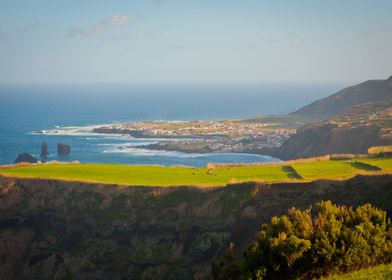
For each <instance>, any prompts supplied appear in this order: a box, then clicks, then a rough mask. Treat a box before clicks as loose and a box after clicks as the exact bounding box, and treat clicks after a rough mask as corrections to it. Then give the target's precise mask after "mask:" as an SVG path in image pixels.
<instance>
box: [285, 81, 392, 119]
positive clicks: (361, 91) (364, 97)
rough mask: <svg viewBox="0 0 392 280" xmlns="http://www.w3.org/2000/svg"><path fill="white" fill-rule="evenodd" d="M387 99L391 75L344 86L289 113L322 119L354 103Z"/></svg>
mask: <svg viewBox="0 0 392 280" xmlns="http://www.w3.org/2000/svg"><path fill="white" fill-rule="evenodd" d="M388 99H392V76H391V77H390V78H389V79H387V80H370V81H366V82H364V83H361V84H358V85H355V86H351V87H348V88H345V89H343V90H341V91H339V92H337V93H335V94H333V95H331V96H328V97H326V98H323V99H321V100H317V101H315V102H313V103H311V104H309V105H307V106H305V107H303V108H301V109H299V110H297V111H295V112H293V113H291V114H290V115H293V116H297V117H298V116H302V117H305V118H313V119H320V120H324V119H329V118H332V117H335V116H337V115H339V114H341V113H343V112H344V111H346V110H347V109H348V108H349V107H352V106H355V105H359V104H363V103H369V102H379V101H383V100H388Z"/></svg>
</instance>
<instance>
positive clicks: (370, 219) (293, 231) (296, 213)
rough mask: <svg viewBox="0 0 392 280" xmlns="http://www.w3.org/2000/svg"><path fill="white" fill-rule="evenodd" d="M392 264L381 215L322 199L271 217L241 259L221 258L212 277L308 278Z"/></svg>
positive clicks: (391, 241) (391, 236)
mask: <svg viewBox="0 0 392 280" xmlns="http://www.w3.org/2000/svg"><path fill="white" fill-rule="evenodd" d="M228 256H230V258H228ZM391 261H392V227H391V223H390V220H389V219H387V217H386V212H384V211H381V210H379V209H377V208H374V207H372V206H371V205H370V204H365V205H363V206H360V207H358V208H356V209H352V208H348V207H345V206H337V205H333V204H332V203H331V202H330V201H324V202H320V203H318V204H317V205H316V210H315V211H312V209H311V208H309V209H307V210H305V211H301V210H298V209H295V208H292V209H290V210H289V211H288V214H287V215H283V216H281V217H273V218H272V219H271V222H270V223H269V224H264V225H263V226H262V228H261V231H260V234H259V236H258V238H257V239H256V240H255V241H254V242H253V243H252V244H251V245H250V246H249V247H248V248H247V249H246V251H245V252H244V258H243V259H242V260H236V259H234V258H233V257H232V255H230V254H229V255H228V254H226V256H225V257H224V260H221V261H220V263H216V264H215V265H214V267H213V271H214V276H215V278H216V279H220V278H219V275H225V278H226V279H235V278H236V279H301V278H302V279H308V278H315V277H321V276H326V275H329V274H331V273H338V272H348V271H353V270H357V269H360V268H363V267H370V266H374V265H377V264H381V263H389V262H391ZM222 264H224V265H222Z"/></svg>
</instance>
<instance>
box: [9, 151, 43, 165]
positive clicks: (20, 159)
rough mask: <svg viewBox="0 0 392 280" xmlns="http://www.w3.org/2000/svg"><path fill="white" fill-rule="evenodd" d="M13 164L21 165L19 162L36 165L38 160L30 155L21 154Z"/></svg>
mask: <svg viewBox="0 0 392 280" xmlns="http://www.w3.org/2000/svg"><path fill="white" fill-rule="evenodd" d="M14 162H15V163H21V162H26V163H37V162H38V160H37V159H36V158H35V157H33V156H32V155H30V154H29V153H21V154H19V155H18V157H17V158H16V160H15V161H14Z"/></svg>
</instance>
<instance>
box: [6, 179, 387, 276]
mask: <svg viewBox="0 0 392 280" xmlns="http://www.w3.org/2000/svg"><path fill="white" fill-rule="evenodd" d="M391 184H392V176H390V175H379V176H357V177H355V178H352V179H350V180H348V181H316V182H310V183H275V184H260V183H244V184H236V185H230V186H228V187H226V188H206V189H199V188H192V187H173V188H159V187H125V186H117V185H102V184H99V183H82V182H65V181H59V180H48V179H20V178H19V179H18V178H5V177H1V176H0V273H1V275H2V277H3V278H4V279H33V278H34V279H73V278H76V277H77V279H120V278H121V277H122V278H123V279H124V278H125V279H127V278H132V279H206V278H207V279H208V278H209V276H210V269H211V262H212V260H213V259H214V258H215V257H217V256H220V255H222V254H223V252H224V250H225V248H226V247H227V245H228V244H229V242H235V244H236V245H237V249H238V252H242V251H243V249H244V246H246V244H248V242H249V240H250V239H251V238H252V237H253V236H254V234H255V233H256V232H257V231H258V230H259V227H260V225H261V224H262V223H264V222H267V221H268V220H270V218H271V217H272V216H274V215H282V214H283V213H286V211H287V209H289V208H290V207H292V206H294V207H297V208H300V209H305V208H307V207H308V206H309V205H311V204H313V203H315V202H318V201H320V200H331V201H333V202H334V203H338V204H345V205H352V206H356V205H359V204H363V203H366V202H369V203H372V204H373V205H374V206H377V207H380V208H383V209H386V210H387V211H389V212H390V211H391V210H392V209H391V204H390V201H391V200H392V192H391V188H390V186H391Z"/></svg>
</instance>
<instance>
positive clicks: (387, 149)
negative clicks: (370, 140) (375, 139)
mask: <svg viewBox="0 0 392 280" xmlns="http://www.w3.org/2000/svg"><path fill="white" fill-rule="evenodd" d="M391 153H392V145H389V146H374V147H370V148H369V149H368V154H370V155H379V154H391Z"/></svg>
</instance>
